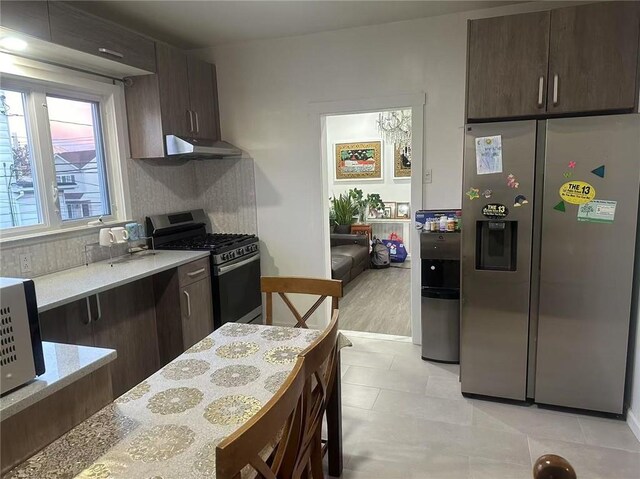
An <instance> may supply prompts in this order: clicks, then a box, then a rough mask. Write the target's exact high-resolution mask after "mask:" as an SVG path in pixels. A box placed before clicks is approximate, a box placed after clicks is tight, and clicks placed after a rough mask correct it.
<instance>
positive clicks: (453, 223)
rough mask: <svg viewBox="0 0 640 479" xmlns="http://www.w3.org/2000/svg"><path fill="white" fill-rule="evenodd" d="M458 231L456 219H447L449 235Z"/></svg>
mask: <svg viewBox="0 0 640 479" xmlns="http://www.w3.org/2000/svg"><path fill="white" fill-rule="evenodd" d="M455 230H456V220H455V219H454V218H447V233H453V232H455Z"/></svg>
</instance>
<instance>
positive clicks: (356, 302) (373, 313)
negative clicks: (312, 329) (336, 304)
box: [340, 267, 411, 336]
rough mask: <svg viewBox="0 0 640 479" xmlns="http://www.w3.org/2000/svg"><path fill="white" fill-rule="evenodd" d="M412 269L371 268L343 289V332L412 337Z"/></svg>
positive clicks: (341, 305) (341, 317)
mask: <svg viewBox="0 0 640 479" xmlns="http://www.w3.org/2000/svg"><path fill="white" fill-rule="evenodd" d="M410 290H411V270H410V269H409V268H396V267H391V268H387V269H369V270H366V271H364V272H363V273H362V274H360V275H359V276H358V277H357V278H355V279H354V280H353V281H351V282H350V283H349V284H347V286H345V288H344V297H343V298H342V299H341V300H340V329H343V330H348V331H365V332H369V333H383V334H393V335H397V336H411V299H410V298H411V295H410Z"/></svg>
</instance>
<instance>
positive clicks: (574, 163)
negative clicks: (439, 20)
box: [460, 114, 640, 414]
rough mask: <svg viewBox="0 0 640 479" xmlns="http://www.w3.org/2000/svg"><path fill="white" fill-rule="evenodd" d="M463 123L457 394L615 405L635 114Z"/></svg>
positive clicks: (630, 250)
mask: <svg viewBox="0 0 640 479" xmlns="http://www.w3.org/2000/svg"><path fill="white" fill-rule="evenodd" d="M465 130H466V132H465V150H464V180H463V183H464V184H463V201H462V209H463V218H464V228H463V231H462V238H461V239H462V247H461V248H462V259H461V261H462V264H461V268H462V275H461V344H460V376H461V382H462V391H463V393H467V394H478V395H486V396H493V397H499V398H505V399H515V400H525V399H527V398H529V399H534V400H535V401H536V402H538V403H543V404H549V405H556V406H564V407H572V408H580V409H588V410H594V411H602V412H608V413H615V414H621V413H622V412H623V401H624V382H625V372H626V363H627V347H628V336H629V321H630V310H631V292H632V283H633V265H634V254H635V245H636V227H637V219H638V194H639V187H640V115H637V114H628V115H611V116H598V117H582V118H563V119H552V120H545V121H535V120H523V121H511V122H501V123H483V124H470V125H467V126H466V127H465Z"/></svg>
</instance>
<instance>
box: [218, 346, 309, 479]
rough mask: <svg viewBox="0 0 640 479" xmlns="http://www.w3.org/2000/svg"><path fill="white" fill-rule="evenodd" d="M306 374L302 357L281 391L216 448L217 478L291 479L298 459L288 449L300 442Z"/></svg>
mask: <svg viewBox="0 0 640 479" xmlns="http://www.w3.org/2000/svg"><path fill="white" fill-rule="evenodd" d="M305 379H306V375H305V372H304V359H303V358H302V357H300V358H298V360H297V362H296V364H295V366H294V368H293V370H292V371H291V374H290V375H289V377H288V378H287V380H286V381H285V382H284V384H283V385H282V386H281V387H280V389H279V390H278V392H277V393H276V394H275V396H273V397H272V398H271V399H270V400H269V402H267V404H265V405H264V406H263V407H262V408H261V409H260V411H258V413H257V414H256V415H255V416H253V417H252V418H251V419H249V420H248V421H247V422H246V423H245V424H243V425H242V427H240V429H238V430H237V431H235V432H234V433H233V434H231V435H230V436H229V437H227V438H226V439H224V440H223V441H222V442H221V443H220V444H218V446H217V447H216V477H217V479H240V478H241V477H242V471H243V469H244V468H245V467H247V466H249V467H248V468H247V469H248V471H247V474H248V475H249V476H250V477H255V474H256V473H257V477H260V478H264V479H282V478H284V479H290V478H291V471H292V470H293V468H294V465H295V464H294V461H295V457H294V456H293V455H292V454H291V452H290V450H289V449H287V447H288V445H290V444H297V443H299V442H300V439H301V433H302V429H301V428H302V420H301V418H302V394H303V391H304V386H305Z"/></svg>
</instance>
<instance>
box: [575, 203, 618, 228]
mask: <svg viewBox="0 0 640 479" xmlns="http://www.w3.org/2000/svg"><path fill="white" fill-rule="evenodd" d="M617 205H618V202H617V201H609V200H593V201H590V202H589V203H585V204H584V205H580V206H579V207H578V221H585V222H589V223H613V220H614V218H615V216H616V206H617Z"/></svg>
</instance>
